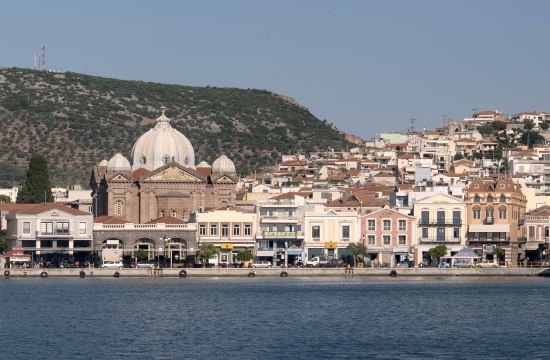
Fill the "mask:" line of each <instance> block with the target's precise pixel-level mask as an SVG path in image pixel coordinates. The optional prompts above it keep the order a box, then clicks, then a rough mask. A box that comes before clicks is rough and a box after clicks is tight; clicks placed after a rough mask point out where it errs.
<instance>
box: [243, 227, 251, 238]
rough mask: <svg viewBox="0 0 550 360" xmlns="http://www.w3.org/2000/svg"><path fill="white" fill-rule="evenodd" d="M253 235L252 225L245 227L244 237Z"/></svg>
mask: <svg viewBox="0 0 550 360" xmlns="http://www.w3.org/2000/svg"><path fill="white" fill-rule="evenodd" d="M250 234H252V225H245V226H244V236H250Z"/></svg>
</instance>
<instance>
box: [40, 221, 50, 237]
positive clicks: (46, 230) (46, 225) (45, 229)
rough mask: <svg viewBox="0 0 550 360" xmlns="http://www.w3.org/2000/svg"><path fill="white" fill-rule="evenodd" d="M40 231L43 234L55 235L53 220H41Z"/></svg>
mask: <svg viewBox="0 0 550 360" xmlns="http://www.w3.org/2000/svg"><path fill="white" fill-rule="evenodd" d="M40 233H41V234H42V235H53V222H41V223H40Z"/></svg>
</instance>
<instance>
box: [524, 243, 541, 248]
mask: <svg viewBox="0 0 550 360" xmlns="http://www.w3.org/2000/svg"><path fill="white" fill-rule="evenodd" d="M523 248H524V249H525V250H538V249H539V243H538V242H526V243H525V245H524V246H523Z"/></svg>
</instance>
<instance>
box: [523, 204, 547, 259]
mask: <svg viewBox="0 0 550 360" xmlns="http://www.w3.org/2000/svg"><path fill="white" fill-rule="evenodd" d="M525 228H526V231H527V241H526V242H525V246H524V248H525V257H526V258H529V259H530V260H543V257H544V255H546V254H547V251H548V244H549V242H550V206H548V205H543V206H540V207H538V208H536V209H534V210H531V211H529V212H526V213H525Z"/></svg>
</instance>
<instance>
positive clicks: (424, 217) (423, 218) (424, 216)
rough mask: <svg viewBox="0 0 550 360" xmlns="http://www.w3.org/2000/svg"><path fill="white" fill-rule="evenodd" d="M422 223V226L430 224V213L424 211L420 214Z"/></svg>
mask: <svg viewBox="0 0 550 360" xmlns="http://www.w3.org/2000/svg"><path fill="white" fill-rule="evenodd" d="M420 214H421V215H420V223H421V224H428V223H429V222H430V212H429V211H422V212H421V213H420Z"/></svg>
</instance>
